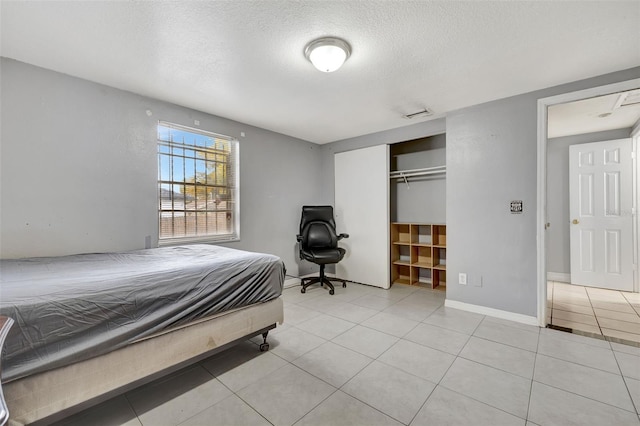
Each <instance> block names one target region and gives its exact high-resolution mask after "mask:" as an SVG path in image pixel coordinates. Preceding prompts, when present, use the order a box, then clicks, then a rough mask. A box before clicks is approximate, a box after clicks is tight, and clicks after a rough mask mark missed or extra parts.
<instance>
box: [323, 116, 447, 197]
mask: <svg viewBox="0 0 640 426" xmlns="http://www.w3.org/2000/svg"><path fill="white" fill-rule="evenodd" d="M444 132H445V119H444V118H436V119H433V120H429V121H423V122H421V123H417V124H413V125H411V126H406V127H399V128H397V129H391V130H386V131H384V132H378V133H373V134H369V135H363V136H358V137H355V138H349V139H344V140H341V141H337V142H333V143H330V144H326V145H322V146H321V152H322V188H323V190H322V199H323V200H324V202H326V203H330V204H333V201H334V190H335V188H334V185H335V182H334V162H333V161H334V160H333V156H334V154H335V153H337V152H345V151H351V150H354V149H359V148H366V147H369V146H376V145H382V144H393V143H398V142H405V141H410V140H414V139H419V138H424V137H427V136H433V135H439V134H442V133H444Z"/></svg>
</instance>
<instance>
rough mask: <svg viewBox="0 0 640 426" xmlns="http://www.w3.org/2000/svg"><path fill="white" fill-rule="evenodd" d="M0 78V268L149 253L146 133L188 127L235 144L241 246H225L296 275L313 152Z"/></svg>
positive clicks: (72, 88)
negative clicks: (272, 260) (169, 125)
mask: <svg viewBox="0 0 640 426" xmlns="http://www.w3.org/2000/svg"><path fill="white" fill-rule="evenodd" d="M1 73H2V82H1V89H2V99H1V102H2V103H1V107H2V110H1V121H2V130H1V135H0V136H1V138H0V185H1V190H0V192H1V196H0V244H1V245H0V256H1V257H2V258H16V257H25V256H50V255H64V254H70V253H84V252H96V251H119V250H130V249H138V248H144V246H145V237H146V236H150V237H151V241H152V244H156V242H157V239H158V225H157V210H156V209H157V198H156V197H157V180H156V179H157V154H156V125H157V122H158V120H166V121H170V122H174V123H178V124H182V125H187V126H191V127H198V126H195V125H194V120H199V121H200V125H199V128H201V129H203V130H209V131H213V132H216V133H221V134H224V135H229V136H234V137H236V138H238V139H239V140H240V197H241V198H240V209H241V211H240V216H241V224H240V226H241V228H240V229H241V241H239V242H234V243H228V244H225V245H227V246H229V247H235V248H240V249H246V250H252V251H261V252H267V253H273V254H276V255H278V256H280V257H282V258H283V260H284V261H285V263H286V266H287V268H288V272H289V273H291V274H296V273H297V269H298V268H297V262H298V260H297V251H296V242H295V235H296V234H297V232H298V229H297V228H298V224H299V221H300V206H301V205H303V204H307V203H314V202H317V200H318V196H317V194H320V193H321V191H322V186H321V184H320V181H319V179H318V178H317V177H319V176H320V174H321V173H320V167H321V151H320V149H319V147H318V145H315V144H312V143H309V142H305V141H302V140H299V139H295V138H291V137H288V136H284V135H280V134H277V133H273V132H270V131H266V130H262V129H258V128H255V127H251V126H248V125H245V124H242V123H238V122H235V121H231V120H227V119H223V118H220V117H215V116H212V115H208V114H204V113H202V112H198V111H194V110H191V109H188V108H184V107H181V106H177V105H173V104H169V103H166V102H161V101H158V100H154V99H150V98H146V97H143V96H138V95H135V94H133V93H129V92H124V91H121V90H117V89H114V88H111V87H107V86H103V85H99V84H95V83H92V82H89V81H86V80H81V79H78V78H74V77H71V76H68V75H63V74H59V73H56V72H53V71H49V70H45V69H42V68H38V67H34V66H31V65H27V64H24V63H21V62H17V61H14V60H11V59H6V58H2V60H1ZM147 111H151V114H152V115H151V116H149V115H148V114H147ZM240 132H245V135H246V136H245V137H241V136H240ZM303 177H304V178H303Z"/></svg>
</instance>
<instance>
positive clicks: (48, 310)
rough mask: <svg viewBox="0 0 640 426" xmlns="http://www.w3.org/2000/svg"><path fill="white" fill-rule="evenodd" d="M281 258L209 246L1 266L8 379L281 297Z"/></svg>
mask: <svg viewBox="0 0 640 426" xmlns="http://www.w3.org/2000/svg"><path fill="white" fill-rule="evenodd" d="M284 273H285V272H284V265H283V264H282V261H281V260H280V258H278V257H277V256H272V255H268V254H260V253H251V252H246V251H240V250H234V249H229V248H226V247H220V246H211V245H188V246H176V247H164V248H158V249H150V250H138V251H131V252H124V253H100V254H80V255H73V256H63V257H50V258H33V259H18V260H2V261H0V314H2V315H6V316H8V317H11V318H13V319H14V320H15V321H16V324H15V325H14V329H15V330H13V332H12V333H11V335H10V336H9V338H8V339H7V341H6V343H5V353H4V354H3V355H4V357H3V359H2V376H3V377H2V379H3V382H8V381H11V380H15V379H18V378H21V377H24V376H27V375H31V374H34V373H38V372H41V371H46V370H49V369H52V368H56V367H60V366H63V365H68V364H71V363H74V362H77V361H80V360H84V359H88V358H90V357H93V356H97V355H100V354H104V353H107V352H110V351H112V350H115V349H118V348H120V347H122V346H125V345H127V344H129V343H131V342H133V341H135V340H137V339H140V338H142V337H146V336H149V335H151V334H153V333H156V332H159V331H162V330H166V329H168V328H171V327H174V326H177V325H181V324H186V323H188V322H190V321H192V320H195V319H198V318H203V317H206V316H209V315H212V314H217V313H220V312H223V311H226V310H230V309H233V308H238V307H243V306H248V305H251V304H254V303H258V302H266V301H269V300H272V299H275V298H277V297H278V296H280V294H281V292H282V285H283V282H284Z"/></svg>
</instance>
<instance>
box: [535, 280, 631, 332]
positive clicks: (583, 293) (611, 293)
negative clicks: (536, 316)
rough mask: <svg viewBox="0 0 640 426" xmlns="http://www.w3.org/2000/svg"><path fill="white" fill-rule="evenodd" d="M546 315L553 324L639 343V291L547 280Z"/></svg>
mask: <svg viewBox="0 0 640 426" xmlns="http://www.w3.org/2000/svg"><path fill="white" fill-rule="evenodd" d="M547 315H548V320H549V322H550V323H551V324H553V325H556V326H560V327H566V328H571V329H572V330H577V331H579V332H584V333H593V334H595V335H601V336H605V337H607V338H609V339H613V340H614V341H615V340H616V339H622V340H626V341H630V342H634V343H639V344H640V293H629V292H625V291H616V290H606V289H601V288H592V287H583V286H577V285H571V284H568V283H562V282H558V281H549V282H548V283H547ZM619 341H620V340H619Z"/></svg>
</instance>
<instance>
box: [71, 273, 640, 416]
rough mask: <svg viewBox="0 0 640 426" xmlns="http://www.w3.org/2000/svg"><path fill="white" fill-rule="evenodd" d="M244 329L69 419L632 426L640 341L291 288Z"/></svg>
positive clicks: (394, 295) (400, 296)
mask: <svg viewBox="0 0 640 426" xmlns="http://www.w3.org/2000/svg"><path fill="white" fill-rule="evenodd" d="M283 298H284V303H285V308H284V309H285V323H284V324H283V325H282V326H279V327H278V328H277V329H276V330H274V331H273V332H270V333H269V338H268V340H269V342H270V344H271V349H270V350H269V351H268V352H262V353H261V352H260V351H259V350H258V346H257V343H260V341H261V339H260V338H258V339H251V340H248V341H245V342H244V343H241V344H239V345H238V346H236V347H234V348H232V349H229V350H228V351H225V352H222V353H220V354H218V355H214V356H212V357H211V358H208V359H206V360H204V361H202V362H200V363H197V364H195V365H192V366H190V367H188V368H185V369H184V370H181V371H179V372H177V373H174V374H172V375H170V376H168V377H164V378H162V379H159V380H157V381H154V382H152V383H149V384H147V385H145V386H141V387H140V388H137V389H135V390H133V391H131V392H128V393H126V394H124V395H121V396H119V397H116V398H114V399H112V400H109V401H107V402H105V403H104V404H101V405H98V406H96V407H94V408H91V409H89V410H87V411H85V412H82V413H79V414H77V415H76V416H73V417H70V418H67V419H66V420H64V421H63V422H61V424H66V425H78V426H87V425H131V426H133V425H137V426H141V425H142V426H164V425H166V426H175V425H183V426H184V425H202V426H207V425H222V426H229V425H264V426H269V425H278V426H291V425H295V426H311V425H317V426H321V425H330V426H339V425H352V426H353V425H362V426H365V425H366V426H371V425H394V426H402V425H410V426H423V425H424V426H426V425H476V426H489V425H491V426H493V425H519V426H535V425H580V426H589V425H597V426H602V425H616V426H618V425H634V426H640V418H639V417H638V410H639V409H640V347H634V346H630V345H623V344H619V343H615V342H610V341H606V340H601V339H594V338H591V337H585V336H580V335H576V334H571V333H565V332H562V331H557V330H552V329H549V328H540V327H534V326H530V325H523V324H520V323H515V322H511V321H505V320H501V319H496V318H492V317H488V316H484V315H479V314H474V313H470V312H465V311H460V310H457V309H452V308H447V307H445V306H443V305H444V298H445V293H444V292H441V291H434V290H428V289H423V288H419V287H408V286H401V285H398V286H393V287H392V288H391V289H390V290H388V291H387V290H381V289H376V288H372V287H367V286H362V285H357V284H349V285H348V287H347V288H346V289H343V288H341V287H337V288H336V294H335V295H334V296H329V295H328V293H327V292H326V290H323V289H319V288H310V289H309V290H308V291H307V293H306V294H301V293H300V288H299V287H297V288H290V289H286V290H285V291H284V293H283Z"/></svg>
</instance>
